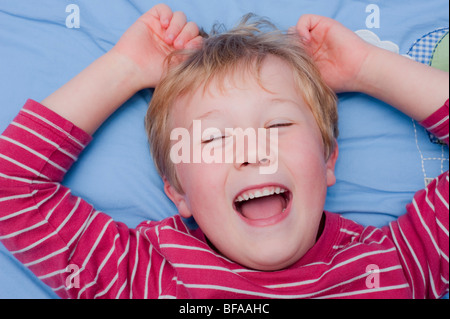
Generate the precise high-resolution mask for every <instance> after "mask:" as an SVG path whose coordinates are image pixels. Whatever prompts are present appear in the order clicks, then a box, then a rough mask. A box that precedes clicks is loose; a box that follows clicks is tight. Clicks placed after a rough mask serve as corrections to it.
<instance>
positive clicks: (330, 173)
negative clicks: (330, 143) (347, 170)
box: [327, 140, 339, 187]
mask: <svg viewBox="0 0 450 319" xmlns="http://www.w3.org/2000/svg"><path fill="white" fill-rule="evenodd" d="M334 145H335V146H334V151H333V153H331V155H330V157H329V158H328V161H327V186H328V187H330V186H333V185H334V184H335V183H336V175H335V174H334V169H335V167H336V161H337V159H338V156H339V147H338V144H337V141H336V140H335V141H334Z"/></svg>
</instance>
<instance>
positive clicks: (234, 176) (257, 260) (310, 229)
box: [165, 57, 337, 270]
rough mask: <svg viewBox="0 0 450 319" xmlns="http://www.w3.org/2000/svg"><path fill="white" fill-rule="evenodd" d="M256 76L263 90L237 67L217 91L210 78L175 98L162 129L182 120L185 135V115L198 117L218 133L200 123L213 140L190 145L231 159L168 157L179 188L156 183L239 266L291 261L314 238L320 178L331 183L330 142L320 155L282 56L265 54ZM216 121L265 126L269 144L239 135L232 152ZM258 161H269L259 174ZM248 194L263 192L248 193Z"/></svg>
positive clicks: (322, 188) (190, 119) (275, 266)
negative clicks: (240, 146) (241, 142)
mask: <svg viewBox="0 0 450 319" xmlns="http://www.w3.org/2000/svg"><path fill="white" fill-rule="evenodd" d="M242 74H243V73H242ZM260 80H261V84H262V85H263V87H264V88H265V89H266V90H264V89H263V87H261V85H260V84H259V83H258V81H257V79H256V78H255V77H254V76H253V75H251V73H247V75H244V76H242V75H241V72H238V73H237V75H235V76H229V77H228V78H227V79H226V80H225V85H224V89H222V90H221V89H219V87H218V86H217V85H216V84H217V83H215V82H214V81H213V82H212V83H211V84H210V86H209V87H208V90H206V91H205V92H203V87H201V88H200V89H198V90H197V91H196V92H195V93H194V94H193V96H192V97H190V98H182V99H179V100H178V101H177V104H176V105H175V109H174V110H173V113H172V114H173V115H172V124H173V125H172V127H173V128H180V127H181V128H188V130H189V133H190V136H191V137H192V136H194V135H195V134H196V133H195V132H193V128H194V126H195V127H199V126H198V125H193V123H194V120H200V121H201V122H196V123H197V124H198V123H200V124H201V128H202V130H203V131H204V130H205V129H207V128H217V129H218V130H220V131H221V132H222V133H223V135H224V137H221V135H219V136H217V134H216V133H215V131H210V132H213V133H212V134H213V135H214V137H217V138H215V139H214V140H211V141H208V139H207V138H205V139H204V141H203V142H200V141H196V140H195V139H194V140H192V139H191V141H190V143H197V146H199V147H201V149H202V150H205V148H208V152H209V151H211V152H214V151H215V152H219V150H220V151H221V152H222V153H223V154H225V153H227V152H228V153H229V152H232V154H233V155H232V156H233V159H234V160H233V161H232V162H231V163H230V162H229V161H225V160H222V161H218V162H219V163H209V164H208V163H205V161H204V160H202V161H201V162H200V163H193V161H190V163H180V164H176V165H175V168H176V173H177V176H178V179H179V182H180V184H181V187H182V188H183V191H184V194H180V193H178V192H177V191H176V190H175V189H174V188H173V187H172V186H171V185H170V184H169V183H168V182H167V181H165V190H166V193H167V195H168V196H169V197H170V198H171V199H172V200H173V201H174V203H175V204H176V205H177V207H178V210H179V212H180V214H181V215H182V216H183V217H190V216H192V215H193V216H194V218H195V220H196V222H197V224H198V225H199V226H200V228H201V229H202V231H203V232H204V234H205V235H206V237H207V238H208V239H209V241H210V242H211V243H212V245H214V247H215V248H216V249H217V250H219V251H220V252H221V253H222V254H223V255H225V256H226V257H228V258H229V259H232V260H233V261H235V262H237V263H240V264H241V265H243V266H246V267H248V268H252V269H258V270H279V269H282V268H285V267H288V266H290V265H291V264H293V263H294V262H296V261H297V260H299V259H300V258H301V257H302V256H303V255H304V254H305V253H306V252H307V251H308V249H310V248H311V247H312V246H313V245H314V243H315V241H316V237H317V232H318V228H319V224H320V220H321V217H322V212H323V207H324V202H325V196H326V191H327V186H331V185H333V184H334V183H335V177H334V164H335V161H336V157H337V150H336V151H335V152H334V154H332V155H331V156H330V159H329V160H326V159H325V158H324V147H323V142H322V137H321V134H320V130H319V128H318V126H317V124H316V121H315V119H314V116H313V115H312V113H311V111H310V110H309V108H308V107H307V105H306V104H305V102H304V101H303V98H302V97H301V95H300V94H299V93H298V91H297V90H296V88H295V84H294V77H293V72H292V70H291V69H290V68H289V66H288V65H287V64H285V63H284V62H283V61H282V60H280V59H278V58H275V57H268V58H266V60H265V62H264V63H263V66H262V69H261V72H260ZM226 128H228V129H230V128H231V129H236V128H241V129H242V130H246V129H251V130H254V132H255V136H257V137H258V128H265V129H267V130H266V132H267V139H266V142H267V147H268V146H271V147H272V148H274V147H275V148H276V149H271V150H270V152H269V151H267V149H265V150H264V151H266V152H264V151H263V148H265V147H263V146H261V144H259V143H256V144H255V143H253V144H252V143H249V142H248V143H245V146H246V147H245V148H244V153H245V154H240V153H239V152H240V151H239V150H237V149H236V148H234V147H233V144H235V140H234V139H233V137H232V136H230V135H229V134H228V135H227V134H225V129H226ZM274 129H275V130H274ZM269 132H272V133H277V134H275V135H276V139H277V143H270V141H269ZM202 133H203V132H202ZM208 134H209V133H208ZM208 136H209V135H208ZM273 136H274V134H272V137H273ZM260 140H261V139H260ZM258 142H259V141H258ZM230 145H231V147H230ZM195 147H196V145H193V147H191V152H192V148H194V149H195ZM336 149H337V148H336ZM241 153H242V152H241ZM267 154H269V155H268V156H266V155H267ZM192 158H193V154H191V159H192ZM223 158H225V155H223ZM251 158H254V159H256V161H255V160H249V159H251ZM263 166H269V167H272V168H275V169H274V170H272V171H271V173H270V174H262V173H261V172H262V171H261V167H263ZM269 171H270V170H269ZM257 191H259V192H260V194H258V193H257ZM277 193H279V194H277ZM255 194H256V196H259V195H268V196H263V197H260V198H258V199H256V198H255V199H250V198H251V197H253V196H254V195H255ZM247 198H249V200H247V201H246V200H245V199H247ZM239 200H242V201H241V202H239Z"/></svg>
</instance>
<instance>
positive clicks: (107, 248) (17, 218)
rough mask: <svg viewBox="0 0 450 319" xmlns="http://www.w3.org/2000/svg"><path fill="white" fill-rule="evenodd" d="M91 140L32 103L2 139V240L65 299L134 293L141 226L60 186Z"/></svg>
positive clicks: (0, 145)
mask: <svg viewBox="0 0 450 319" xmlns="http://www.w3.org/2000/svg"><path fill="white" fill-rule="evenodd" d="M90 140H91V137H90V136H89V135H88V134H87V133H85V132H84V131H82V130H81V129H79V128H77V127H76V126H74V125H73V124H72V123H70V122H69V121H67V120H65V119H64V118H62V117H60V116H59V115H58V114H56V113H54V112H53V111H51V110H49V109H47V108H46V107H44V106H43V105H41V104H39V103H37V102H35V101H32V100H28V101H27V103H26V104H25V106H24V107H23V109H22V110H21V111H20V113H19V114H18V115H17V117H16V118H15V119H14V120H13V122H12V123H11V124H10V125H9V126H8V127H7V129H6V130H5V132H4V133H3V134H2V135H1V136H0V240H1V241H2V243H3V244H4V245H5V247H6V248H7V249H8V250H9V251H10V252H12V254H13V255H14V256H15V257H16V258H17V259H18V260H19V261H21V262H22V263H23V264H24V265H25V266H27V267H28V268H29V269H30V270H31V271H32V272H33V273H34V274H35V275H36V276H37V277H38V278H39V279H41V280H42V281H43V282H44V283H45V284H47V285H48V286H50V287H51V288H52V289H53V290H54V291H55V292H56V293H57V294H58V295H59V296H61V297H64V298H68V297H70V298H99V297H108V298H116V297H123V296H124V294H127V296H129V294H130V288H129V285H130V280H128V279H127V276H128V270H129V269H130V268H131V269H133V268H136V267H135V264H137V259H136V258H135V257H133V256H134V254H133V253H129V252H130V251H132V252H136V253H137V248H136V245H137V244H136V242H139V240H138V239H136V237H137V234H136V231H134V230H130V229H128V227H126V226H125V225H124V224H122V223H115V222H113V220H112V219H111V218H110V217H109V216H107V215H106V214H103V213H101V212H99V211H96V210H95V209H94V207H92V205H90V204H89V203H87V202H86V201H84V200H82V199H81V198H79V197H76V196H74V195H72V193H71V191H70V190H69V189H68V188H66V187H64V186H63V185H61V184H60V182H61V181H62V179H63V177H64V175H65V173H66V172H67V171H68V170H69V168H70V167H71V165H72V164H73V163H74V162H75V161H76V160H77V158H78V156H79V154H80V153H81V152H82V150H83V149H84V148H85V147H86V146H87V145H88V143H89V142H90ZM138 244H139V243H138ZM145 245H149V244H148V242H142V241H141V243H140V247H139V248H140V249H144V250H147V251H148V249H149V247H143V246H145ZM143 259H145V257H142V258H141V259H140V262H145V260H143ZM131 293H132V292H131Z"/></svg>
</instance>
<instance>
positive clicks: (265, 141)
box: [234, 129, 278, 172]
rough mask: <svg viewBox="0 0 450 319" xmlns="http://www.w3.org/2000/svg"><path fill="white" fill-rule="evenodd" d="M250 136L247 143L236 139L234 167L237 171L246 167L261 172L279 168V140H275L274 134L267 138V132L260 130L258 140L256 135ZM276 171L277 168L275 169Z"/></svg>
mask: <svg viewBox="0 0 450 319" xmlns="http://www.w3.org/2000/svg"><path fill="white" fill-rule="evenodd" d="M253 137H254V138H253V140H252V136H250V135H248V136H247V139H246V141H245V142H244V139H238V138H235V141H234V142H235V143H234V150H235V156H234V157H235V158H234V166H235V168H236V169H242V168H244V167H249V166H250V167H257V168H260V171H261V172H263V171H264V170H261V169H262V168H264V169H265V170H266V171H270V169H269V167H271V168H272V167H277V165H278V164H277V161H278V139H277V136H276V138H274V136H272V134H270V135H269V136H267V130H265V129H259V130H258V138H257V139H256V134H255V135H254V136H253ZM275 169H276V168H275Z"/></svg>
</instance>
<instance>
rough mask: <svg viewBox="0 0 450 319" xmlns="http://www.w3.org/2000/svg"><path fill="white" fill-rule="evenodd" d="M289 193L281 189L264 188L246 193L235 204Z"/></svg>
mask: <svg viewBox="0 0 450 319" xmlns="http://www.w3.org/2000/svg"><path fill="white" fill-rule="evenodd" d="M284 192H287V189H284V188H281V187H264V188H262V189H254V190H249V191H246V192H244V193H242V194H240V195H239V196H238V198H236V200H235V202H243V201H245V200H249V199H253V198H259V197H264V196H271V195H273V194H281V193H284Z"/></svg>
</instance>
